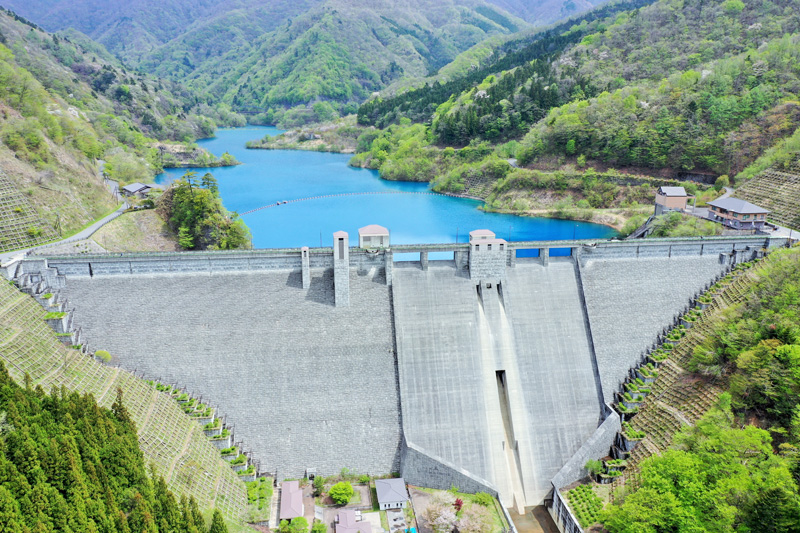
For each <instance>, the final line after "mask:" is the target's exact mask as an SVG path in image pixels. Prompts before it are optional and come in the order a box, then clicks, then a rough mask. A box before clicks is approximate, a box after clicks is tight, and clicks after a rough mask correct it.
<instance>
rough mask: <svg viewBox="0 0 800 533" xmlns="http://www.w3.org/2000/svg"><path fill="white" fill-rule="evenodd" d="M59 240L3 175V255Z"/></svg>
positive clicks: (0, 185)
mask: <svg viewBox="0 0 800 533" xmlns="http://www.w3.org/2000/svg"><path fill="white" fill-rule="evenodd" d="M56 237H57V234H56V232H55V230H54V229H53V228H52V227H51V226H50V224H48V223H47V222H46V221H44V220H42V219H41V217H39V215H38V214H37V213H36V210H35V209H34V208H33V206H32V205H31V203H30V202H29V201H28V200H27V198H25V196H24V195H23V194H22V193H21V192H20V191H19V190H18V189H17V188H16V187H15V186H14V184H13V183H11V180H9V179H8V177H7V176H6V175H5V173H3V172H2V171H0V252H8V251H11V250H19V249H20V248H28V247H30V246H36V245H37V244H41V243H44V242H48V241H52V240H53V239H55V238H56Z"/></svg>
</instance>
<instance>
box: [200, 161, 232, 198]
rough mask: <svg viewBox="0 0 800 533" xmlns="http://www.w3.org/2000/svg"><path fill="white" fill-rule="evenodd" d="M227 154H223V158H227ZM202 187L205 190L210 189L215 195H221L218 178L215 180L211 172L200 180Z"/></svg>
mask: <svg viewBox="0 0 800 533" xmlns="http://www.w3.org/2000/svg"><path fill="white" fill-rule="evenodd" d="M225 154H228V152H225ZM225 154H222V156H223V158H224V157H225ZM228 155H230V154H228ZM200 186H201V187H203V188H204V189H208V190H209V191H211V192H213V193H214V194H217V193H219V185H218V184H217V178H215V177H214V175H213V174H212V173H211V172H206V173H205V174H203V177H202V178H200Z"/></svg>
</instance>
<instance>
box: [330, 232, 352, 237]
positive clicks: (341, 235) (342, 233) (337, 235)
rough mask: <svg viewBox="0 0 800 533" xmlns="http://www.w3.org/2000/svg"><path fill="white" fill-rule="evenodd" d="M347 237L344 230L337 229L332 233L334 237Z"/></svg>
mask: <svg viewBox="0 0 800 533" xmlns="http://www.w3.org/2000/svg"><path fill="white" fill-rule="evenodd" d="M348 237H349V235H348V234H347V232H346V231H337V232H336V233H334V234H333V238H334V239H346V238H348Z"/></svg>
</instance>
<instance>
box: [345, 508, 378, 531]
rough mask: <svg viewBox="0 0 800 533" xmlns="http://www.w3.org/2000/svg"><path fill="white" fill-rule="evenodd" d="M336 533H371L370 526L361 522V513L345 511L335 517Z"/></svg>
mask: <svg viewBox="0 0 800 533" xmlns="http://www.w3.org/2000/svg"><path fill="white" fill-rule="evenodd" d="M336 533H372V524H370V523H369V522H365V521H362V520H361V512H360V511H356V510H354V509H345V510H343V511H340V512H339V514H338V515H336Z"/></svg>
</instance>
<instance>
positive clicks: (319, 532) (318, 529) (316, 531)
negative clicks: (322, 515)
mask: <svg viewBox="0 0 800 533" xmlns="http://www.w3.org/2000/svg"><path fill="white" fill-rule="evenodd" d="M311 533H328V526H326V525H325V523H324V522H320V521H319V520H315V521H314V525H313V526H311Z"/></svg>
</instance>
